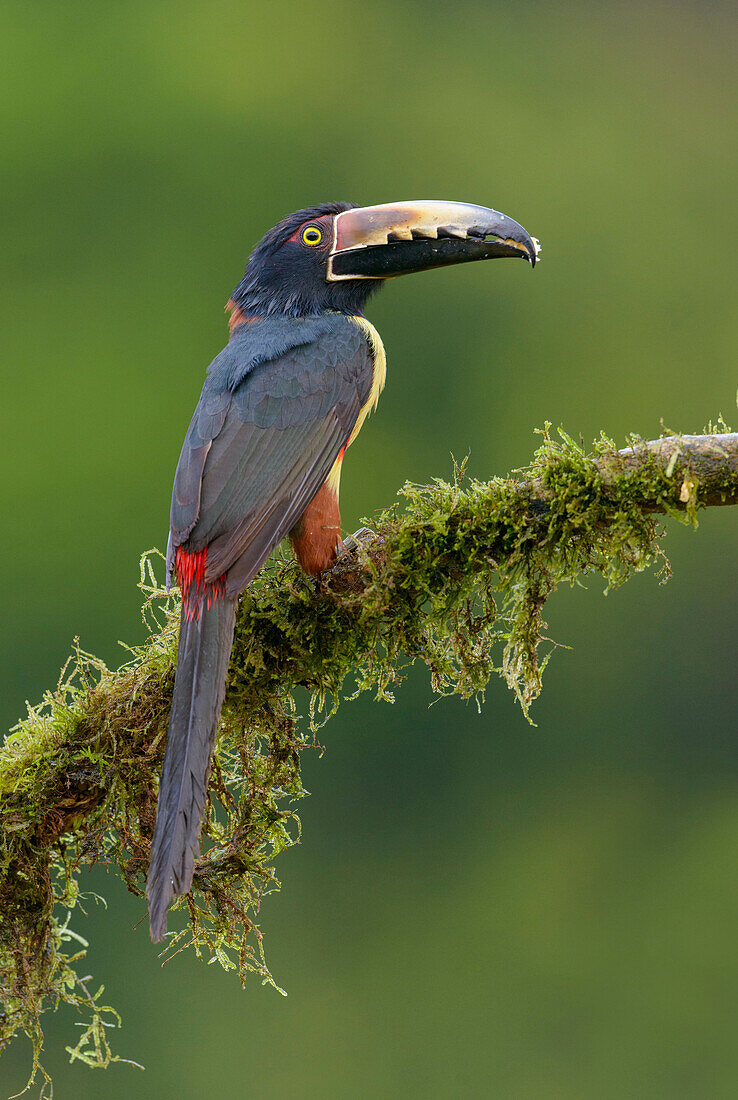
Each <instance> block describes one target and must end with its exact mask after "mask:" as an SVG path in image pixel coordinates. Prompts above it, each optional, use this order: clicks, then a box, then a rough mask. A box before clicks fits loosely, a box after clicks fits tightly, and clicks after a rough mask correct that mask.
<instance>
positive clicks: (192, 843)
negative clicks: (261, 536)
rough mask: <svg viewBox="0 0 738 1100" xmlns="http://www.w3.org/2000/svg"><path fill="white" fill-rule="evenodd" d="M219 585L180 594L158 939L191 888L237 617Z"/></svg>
mask: <svg viewBox="0 0 738 1100" xmlns="http://www.w3.org/2000/svg"><path fill="white" fill-rule="evenodd" d="M223 588H224V586H223V585H222V584H216V585H207V586H204V587H203V588H201V589H200V590H199V592H197V593H196V594H194V593H193V595H194V600H192V601H191V600H188V599H187V598H185V599H184V600H183V603H182V618H181V623H180V632H179V656H178V658H177V674H176V677H175V680H174V695H173V698H172V710H171V713H170V717H169V737H168V740H167V748H166V754H165V756H164V767H163V770H162V776H161V783H160V785H159V802H158V805H157V810H156V828H155V830H154V840H153V843H152V846H151V861H150V863H149V875H148V880H147V883H146V894H147V896H148V900H149V920H150V923H151V938H152V940H153V941H154V942H155V943H158V942H159V940H161V939H163V937H164V935H165V933H166V930H167V909H168V907H169V902H170V901H171V900H172V898H173V897H174V895H175V894H186V893H187V892H188V891H189V889H190V887H191V886H192V874H193V870H194V865H195V859H196V857H197V854H198V850H199V842H200V828H201V825H202V818H203V813H204V810H205V798H206V792H207V785H208V776H209V774H210V762H211V760H212V755H213V747H214V745H215V734H216V730H217V728H218V718H219V717H220V708H221V706H222V705H223V696H224V694H225V680H226V673H227V671H228V661H229V658H230V655H231V648H232V646H233V631H234V628H235V622H236V601H235V600H229V599H228V598H227V597H226V596H225V593H224V590H223ZM183 590H184V586H183ZM186 596H187V594H185V597H186Z"/></svg>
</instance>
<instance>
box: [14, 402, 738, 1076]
mask: <svg viewBox="0 0 738 1100" xmlns="http://www.w3.org/2000/svg"><path fill="white" fill-rule="evenodd" d="M541 434H542V436H543V439H542V445H541V446H540V448H539V449H538V451H537V452H536V454H535V456H534V458H533V461H532V462H531V464H530V466H528V467H527V468H525V469H524V470H520V471H516V472H515V473H514V475H513V476H511V477H509V478H493V479H492V480H491V481H488V482H480V481H475V480H468V479H467V478H466V477H465V471H464V468H463V466H462V467H461V468H459V469H457V470H456V473H455V477H454V480H453V482H451V483H447V482H444V481H441V480H436V481H435V482H433V484H431V485H426V486H416V485H409V484H408V485H406V486H405V487H404V488H403V489H402V490H401V492H400V496H401V497H403V498H404V502H405V503H404V508H402V509H400V508H399V507H397V506H396V507H393V508H391V509H390V510H389V511H387V512H384V513H383V514H381V515H380V516H378V517H376V519H375V521H374V524H373V526H374V529H375V534H374V536H373V537H372V538H371V539H370V540H369V541H367V542H366V543H365V544H363V545H362V546H360V547H359V548H358V550H357V551H356V552H354V553H352V554H346V555H345V556H344V557H343V558H341V559H340V560H339V562H338V564H337V565H336V567H335V568H334V569H333V571H332V572H331V574H330V575H328V576H326V577H324V578H323V580H322V582H321V583H320V584H316V583H315V582H313V581H311V580H309V579H307V578H305V577H304V576H303V575H302V574H301V573H300V571H299V569H298V568H297V566H296V565H295V563H294V562H293V561H292V560H291V559H289V560H287V559H286V558H282V559H277V560H275V562H274V564H273V566H272V567H271V568H270V569H267V570H265V571H264V572H263V573H262V575H261V576H260V577H259V578H257V580H256V581H255V582H254V584H253V585H252V586H251V588H250V589H249V590H248V592H247V593H246V594H245V595H244V596H243V598H242V601H241V608H240V612H239V618H238V624H237V629H236V640H235V644H234V649H233V657H232V660H231V666H230V672H229V684H228V692H227V697H226V703H225V706H224V709H223V718H222V732H221V736H220V740H219V745H218V750H217V754H216V759H215V763H214V767H213V772H212V778H211V784H210V794H211V804H210V812H209V814H208V817H207V820H206V823H205V827H204V836H205V838H206V839H205V844H204V848H205V851H204V854H203V856H202V858H201V859H200V860H199V862H198V865H197V870H196V875H195V889H194V890H193V893H192V895H191V896H189V897H188V898H186V899H184V900H183V901H182V902H181V903H180V906H181V907H183V908H186V910H187V917H188V920H187V921H186V923H185V927H184V928H183V929H182V930H181V931H180V932H178V933H175V934H174V935H172V937H171V938H170V942H169V947H168V951H169V952H172V953H173V952H176V951H178V950H180V949H181V948H182V947H184V946H193V947H194V948H195V950H196V952H197V953H198V955H206V956H207V957H208V959H212V958H216V959H217V960H218V961H220V962H221V964H222V965H223V966H224V967H225V968H226V969H232V968H235V969H237V970H238V972H239V974H240V977H241V979H242V980H243V979H244V978H245V976H246V974H247V972H249V971H252V972H255V973H256V974H257V975H259V976H260V977H261V979H262V981H263V982H269V983H271V984H274V982H273V980H272V977H271V974H270V973H269V970H268V968H267V964H266V961H265V958H264V954H263V950H262V938H261V932H260V930H259V928H258V926H257V925H256V923H255V916H256V914H257V913H258V910H259V904H260V901H261V898H262V897H263V896H264V895H265V894H266V893H268V892H269V891H271V890H274V889H278V887H279V883H278V881H277V879H276V877H275V872H274V860H275V857H276V856H277V855H278V854H279V853H280V852H281V851H282V850H284V849H285V848H286V847H289V846H290V845H292V844H294V843H295V841H296V839H297V837H298V835H299V821H298V819H297V817H296V816H295V814H294V811H293V810H292V808H291V803H292V802H293V801H294V800H295V799H297V798H300V797H301V796H302V795H303V794H304V791H303V787H302V783H301V779H300V754H301V752H302V751H303V749H305V748H306V747H308V746H309V745H311V744H314V743H315V740H314V733H315V730H316V729H317V726H318V724H319V720H320V719H325V718H327V717H330V715H331V714H332V713H333V712H334V711H335V709H336V707H337V705H338V701H339V699H340V698H341V696H342V693H344V692H345V691H346V679H347V677H352V682H351V686H350V689H349V691H350V697H352V698H353V697H354V696H355V695H356V694H358V693H359V692H362V691H366V690H369V689H371V690H373V691H374V692H375V694H376V697H377V698H378V699H391V694H390V689H391V688H392V686H393V685H395V684H397V683H398V682H399V681H400V680H401V679H402V677H403V670H404V669H405V668H406V667H407V665H408V663H410V662H412V661H414V660H417V659H420V660H422V661H423V662H425V664H426V665H427V666H428V668H429V670H430V675H431V680H432V684H433V687H434V689H435V690H436V691H437V692H439V693H442V694H447V693H452V692H453V693H457V694H460V695H461V696H462V697H463V698H471V697H475V696H476V697H477V698H478V699H479V698H480V697H481V696H482V695H483V692H484V689H485V686H486V684H487V682H488V680H489V677H490V675H491V674H492V673H493V672H498V673H500V674H501V675H502V676H503V677H504V678H505V680H506V681H507V683H508V684H509V686H510V687H511V688H512V690H513V691H514V693H515V695H516V696H517V698H518V700H519V702H520V704H521V705H522V707H523V709H524V711H525V712H526V714H527V713H528V708H529V707H530V704H531V703H532V702H533V700H534V699H535V698H536V696H537V695H538V693H539V692H540V690H541V673H542V670H543V668H544V666H545V664H546V662H547V660H548V657H549V656H550V653H551V651H552V648H553V647H554V644H555V643H553V642H550V641H549V640H548V639H547V638H546V637H545V628H546V627H545V623H544V621H543V608H544V605H545V602H546V600H547V598H548V597H549V596H550V594H551V593H552V592H553V591H554V589H555V588H556V587H557V586H558V585H559V584H561V583H562V582H572V581H573V580H574V579H575V578H577V577H578V576H580V575H583V574H591V573H598V574H600V575H601V576H602V577H603V578H604V579H605V582H606V585H607V587H608V588H612V587H615V586H617V585H619V584H621V583H622V582H623V581H624V580H626V579H627V578H628V577H629V576H630V575H632V574H633V573H635V572H638V571H640V570H642V569H644V568H645V567H647V566H648V565H649V564H651V563H653V562H657V561H660V562H661V564H662V571H664V572H665V573H667V574H668V563H667V562H666V559H665V557H664V556H663V553H662V551H661V547H660V539H661V536H662V534H663V530H662V528H661V526H660V520H658V519H657V518H656V516H657V515H658V514H659V513H666V514H667V515H669V516H673V517H675V518H681V519H682V520H686V521H688V522H692V523H694V524H695V525H696V517H697V512H698V510H699V509H700V508H701V507H703V506H707V505H722V504H735V503H738V435H736V434H732V433H729V432H728V431H727V429H726V427H725V425H724V424H723V423H722V422H720V424H719V425H718V428H717V429H716V430H714V431H712V430H711V431H710V433H709V434H706V435H700V436H678V435H670V436H667V437H664V438H663V439H657V440H653V441H650V442H643V441H641V440H639V439H635V438H633V439H632V440H631V442H630V445H629V446H628V447H627V448H625V449H624V450H617V449H616V448H615V446H614V444H613V443H612V442H611V441H610V440H608V439H606V438H605V437H602V438H601V439H600V440H598V441H597V443H596V444H595V446H594V449H593V452H592V453H591V454H586V453H585V451H584V449H583V448H582V447H581V446H579V445H578V444H577V443H575V442H574V441H573V440H572V439H571V438H570V437H569V436H567V435H566V434H565V433H563V432H560V433H559V436H560V438H559V439H554V438H552V436H551V434H550V431H549V428H548V426H547V427H546V429H545V430H544V431H543V432H542V433H541ZM157 553H158V552H155V551H152V552H150V553H149V554H147V555H144V558H143V559H142V564H141V587H142V589H143V591H144V593H145V597H146V602H145V605H144V616H145V621H147V622H148V624H149V627H150V628H151V630H152V633H151V636H150V638H149V639H148V641H147V642H146V643H145V644H144V645H143V646H140V647H137V648H134V649H132V650H131V652H130V660H129V661H128V663H127V664H125V665H124V666H123V667H122V668H120V669H118V671H116V672H112V671H110V670H108V669H107V668H106V667H105V665H104V664H103V663H102V662H100V661H98V660H96V659H95V658H93V657H92V656H90V655H89V654H86V653H84V652H83V651H81V650H80V649H79V647H77V648H76V649H75V651H74V654H73V657H72V658H71V660H70V662H69V663H68V665H67V666H66V668H65V669H64V671H63V673H62V676H61V678H60V680H59V683H58V685H57V687H56V689H55V690H54V691H53V692H48V693H47V695H46V696H45V698H44V700H43V702H42V703H41V704H40V705H39V706H37V707H34V708H31V709H30V710H29V715H28V717H27V718H26V719H24V720H23V721H22V722H21V723H19V725H18V726H17V727H16V728H15V730H14V731H12V732H11V735H10V736H9V738H8V740H7V742H6V744H5V747H4V749H3V750H2V753H0V797H1V799H2V803H1V806H0V825H1V827H2V833H1V836H0V845H1V847H0V927H1V931H0V987H1V988H2V995H3V999H4V1002H5V1011H4V1013H3V1014H2V1015H0V1038H1V1039H2V1041H3V1042H7V1041H8V1040H9V1039H10V1038H11V1037H12V1036H13V1035H14V1034H15V1033H16V1031H17V1030H19V1029H22V1030H24V1031H25V1032H26V1033H27V1034H29V1035H30V1036H31V1038H32V1040H33V1042H34V1048H35V1051H36V1055H35V1061H34V1074H35V1073H36V1071H37V1068H40V1067H38V1053H39V1051H40V1049H41V1041H42V1030H41V1023H40V1017H41V1014H42V1012H43V1011H44V1010H45V1009H47V1008H49V1007H54V1006H55V1005H57V1004H58V1003H59V1002H60V1001H64V1002H67V1003H69V1004H72V1005H74V1006H76V1007H77V1008H78V1009H79V1010H81V1011H83V1012H85V1013H86V1014H87V1016H88V1018H89V1020H90V1026H89V1028H88V1029H87V1031H86V1032H85V1033H84V1037H83V1040H82V1041H81V1042H80V1043H78V1044H77V1046H76V1047H75V1048H74V1049H73V1050H71V1049H70V1051H69V1052H70V1055H71V1057H72V1058H82V1059H83V1060H85V1061H87V1062H88V1063H89V1064H90V1065H96V1066H100V1065H106V1064H107V1063H108V1061H110V1060H111V1058H112V1057H113V1056H112V1054H111V1051H110V1048H109V1046H108V1041H107V1038H106V1036H107V1032H106V1029H105V1027H104V1023H105V1022H106V1020H105V1017H107V1023H108V1024H109V1023H110V1022H111V1020H112V1021H114V1020H115V1016H114V1014H113V1010H111V1009H108V1008H104V1007H102V1006H100V1005H99V997H100V992H101V990H100V991H98V993H96V994H94V995H92V994H90V993H89V991H88V990H87V988H86V987H85V986H84V984H83V983H82V982H81V981H80V979H79V978H78V977H77V975H76V973H75V963H76V962H77V961H78V960H79V959H80V958H81V957H82V956H83V954H84V946H86V945H84V943H82V944H80V940H79V937H78V936H76V935H75V934H74V933H72V932H71V930H70V929H69V927H68V919H69V918H68V914H69V911H71V910H72V909H73V908H74V907H75V905H77V904H79V901H80V898H81V896H82V895H81V894H80V892H79V884H78V877H79V871H80V869H81V867H83V866H84V865H91V864H93V863H95V862H97V861H104V862H106V863H108V864H112V865H114V866H115V867H116V868H117V869H118V870H119V872H120V874H121V876H122V877H123V879H124V881H125V882H126V884H127V886H128V888H129V889H130V890H131V891H133V892H134V893H135V894H138V895H141V894H142V886H143V880H144V873H145V869H146V866H147V861H148V852H149V842H150V837H151V833H152V829H153V824H154V812H155V801H156V788H157V781H158V776H159V772H160V767H161V761H162V755H163V749H164V740H165V735H166V727H167V716H168V706H169V699H170V695H171V689H172V682H173V670H174V665H175V661H176V641H177V624H178V600H177V597H176V594H172V595H168V594H167V593H166V592H165V591H164V590H163V589H162V588H161V586H160V583H159V582H158V581H157V580H156V577H155V573H154V563H155V561H156V558H157ZM298 689H305V691H306V693H307V694H306V699H307V698H309V699H310V703H309V721H307V722H306V723H304V724H301V723H300V722H299V715H298V704H297V702H296V692H297V690H298ZM143 912H144V909H143V906H142V915H143ZM70 944H71V947H70ZM80 947H81V950H80V949H79V948H80ZM40 1072H41V1073H43V1070H42V1069H41V1070H40Z"/></svg>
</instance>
